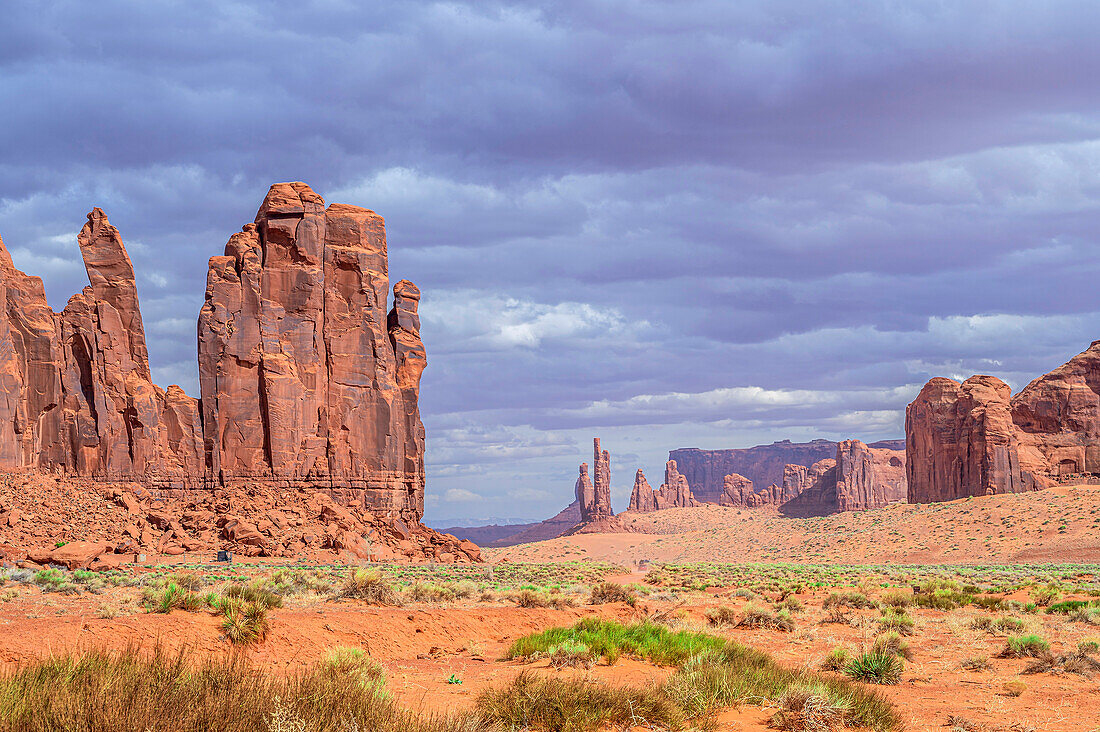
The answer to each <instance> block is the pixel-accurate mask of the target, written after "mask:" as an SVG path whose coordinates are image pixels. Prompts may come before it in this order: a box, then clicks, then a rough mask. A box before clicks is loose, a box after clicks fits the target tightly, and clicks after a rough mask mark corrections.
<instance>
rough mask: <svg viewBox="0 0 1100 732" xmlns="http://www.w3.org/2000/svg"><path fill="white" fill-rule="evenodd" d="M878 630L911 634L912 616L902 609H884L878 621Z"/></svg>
mask: <svg viewBox="0 0 1100 732" xmlns="http://www.w3.org/2000/svg"><path fill="white" fill-rule="evenodd" d="M878 627H879V632H880V633H882V632H890V631H892V632H895V633H900V634H901V635H913V618H911V617H909V616H908V615H907V614H906V613H905V612H904V611H902V612H899V611H897V610H893V609H886V610H884V611H883V612H882V617H881V618H880V619H879V621H878Z"/></svg>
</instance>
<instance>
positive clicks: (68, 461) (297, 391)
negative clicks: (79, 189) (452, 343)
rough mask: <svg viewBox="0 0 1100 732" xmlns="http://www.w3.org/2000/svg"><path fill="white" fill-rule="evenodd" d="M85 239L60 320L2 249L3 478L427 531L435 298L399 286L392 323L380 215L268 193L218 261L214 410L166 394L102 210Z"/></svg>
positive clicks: (207, 317) (208, 333) (212, 323)
mask: <svg viewBox="0 0 1100 732" xmlns="http://www.w3.org/2000/svg"><path fill="white" fill-rule="evenodd" d="M77 239H78V243H79V245H80V251H81V255H82V257H83V259H84V264H85V269H86V270H87V273H88V280H89V286H88V287H85V288H84V290H83V291H82V292H79V293H77V294H76V295H74V296H73V297H72V298H71V299H70V300H69V302H68V304H67V305H66V307H65V309H64V310H63V311H62V312H61V313H59V314H57V313H54V312H53V310H52V309H50V307H49V305H48V304H47V302H46V298H45V294H44V291H43V287H42V282H41V280H39V279H38V278H36V277H28V276H27V275H25V274H23V273H22V272H20V271H19V270H17V269H15V267H14V265H13V264H12V261H11V257H10V256H9V255H8V253H7V250H6V249H4V247H3V243H2V242H0V467H5V468H16V467H23V466H31V467H38V468H48V469H53V470H58V471H61V472H64V473H68V474H72V475H77V476H87V477H91V478H95V479H97V480H111V481H119V480H132V481H140V482H143V483H145V484H147V485H155V486H157V487H160V488H172V489H180V490H183V489H190V488H195V487H214V486H229V485H232V484H234V483H240V482H249V483H255V482H257V481H262V482H265V483H267V484H270V485H278V486H282V487H295V488H305V489H323V490H326V491H328V492H329V493H330V494H332V495H333V497H334V498H336V499H337V500H339V501H340V502H344V503H346V502H349V501H350V502H351V503H356V504H357V505H361V506H362V507H363V508H364V509H368V508H369V509H370V510H371V511H374V512H377V513H381V514H384V515H387V516H396V517H401V518H403V519H405V520H419V518H420V516H421V515H422V513H423V500H424V427H423V424H422V423H421V421H420V415H419V384H420V376H421V373H422V372H423V370H424V367H425V364H426V358H425V351H424V346H423V343H422V342H421V340H420V321H419V317H418V315H417V307H418V304H419V300H420V291H419V290H418V289H417V288H416V286H415V285H413V284H412V283H411V282H408V281H407V280H402V281H400V282H398V283H397V284H396V285H394V288H393V307H392V309H391V310H389V311H388V312H387V310H386V303H387V295H388V290H389V274H388V265H387V251H386V235H385V225H384V222H383V220H382V218H381V217H380V216H378V215H377V214H375V213H374V212H373V211H369V210H367V209H363V208H358V207H355V206H347V205H343V204H332V205H330V206H328V207H326V206H325V202H324V200H323V199H322V198H321V197H320V196H318V195H317V194H316V193H314V192H313V191H312V190H311V189H310V188H309V186H307V185H305V184H304V183H279V184H276V185H274V186H272V187H271V189H270V190H269V191H268V194H267V197H266V198H265V200H264V202H263V204H262V205H261V207H260V210H259V212H258V213H257V215H256V219H255V221H254V223H251V224H248V225H246V226H245V227H244V228H243V229H242V231H241V232H239V233H237V234H234V235H233V236H232V237H231V238H230V240H229V243H228V244H227V245H226V248H225V254H224V255H223V256H218V257H213V258H211V260H210V267H209V273H208V278H207V291H206V302H205V304H204V305H203V308H202V311H201V313H200V316H199V327H198V338H199V376H200V389H201V401H200V400H198V399H195V398H193V397H190V396H188V395H187V394H185V393H184V392H183V390H182V389H180V388H179V387H178V386H170V387H169V388H168V389H166V390H165V389H161V388H160V387H158V386H156V385H155V384H154V383H153V382H152V377H151V374H150V369H149V356H148V349H147V346H146V342H145V329H144V325H143V323H142V318H141V311H140V308H139V306H138V297H137V286H136V281H135V277H134V270H133V266H132V264H131V262H130V258H129V256H128V255H127V252H126V248H125V245H124V244H123V241H122V237H121V236H120V234H119V232H118V230H117V229H116V228H115V227H114V226H112V225H111V224H110V222H109V221H108V219H107V217H106V215H105V214H104V213H103V211H101V210H100V209H98V208H97V209H94V210H93V211H92V212H91V213H90V214H88V221H87V223H86V224H85V225H84V228H83V229H82V230H81V231H80V234H79V235H78V237H77ZM200 405H201V406H200ZM608 505H610V494H608Z"/></svg>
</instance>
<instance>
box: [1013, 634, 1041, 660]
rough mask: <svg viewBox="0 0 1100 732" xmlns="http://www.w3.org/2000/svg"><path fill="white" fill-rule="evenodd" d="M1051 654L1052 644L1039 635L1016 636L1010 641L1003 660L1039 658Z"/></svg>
mask: <svg viewBox="0 0 1100 732" xmlns="http://www.w3.org/2000/svg"><path fill="white" fill-rule="evenodd" d="M1049 652H1050V644H1049V643H1047V642H1046V640H1045V639H1044V638H1043V637H1042V636H1039V635H1015V636H1012V637H1010V638H1009V639H1008V643H1007V644H1006V645H1005V647H1004V650H1002V651H1001V658H1039V657H1040V656H1042V655H1044V654H1046V653H1049Z"/></svg>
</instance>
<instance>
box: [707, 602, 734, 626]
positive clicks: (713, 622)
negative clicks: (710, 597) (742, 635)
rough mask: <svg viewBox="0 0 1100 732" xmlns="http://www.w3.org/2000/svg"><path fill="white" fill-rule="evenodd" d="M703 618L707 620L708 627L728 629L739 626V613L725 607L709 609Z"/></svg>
mask: <svg viewBox="0 0 1100 732" xmlns="http://www.w3.org/2000/svg"><path fill="white" fill-rule="evenodd" d="M703 617H705V618H706V619H707V625H709V626H711V627H712V628H728V627H730V626H734V625H737V620H738V616H737V611H736V610H734V609H733V608H731V607H726V606H725V605H722V606H721V607H712V608H709V609H707V611H706V612H705V613H703Z"/></svg>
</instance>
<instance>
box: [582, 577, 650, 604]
mask: <svg viewBox="0 0 1100 732" xmlns="http://www.w3.org/2000/svg"><path fill="white" fill-rule="evenodd" d="M609 602H625V603H626V604H627V605H630V606H632V607H633V606H634V605H635V604H636V603H637V602H638V596H637V595H635V594H634V593H633V592H631V591H630V590H629V589H627V588H626V587H623V586H622V585H618V584H615V583H614V582H601V583H599V584H598V585H596V586H594V587H593V588H592V592H591V593H590V594H589V596H588V604H589V605H603V604H605V603H609Z"/></svg>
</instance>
